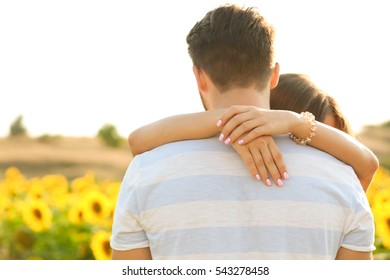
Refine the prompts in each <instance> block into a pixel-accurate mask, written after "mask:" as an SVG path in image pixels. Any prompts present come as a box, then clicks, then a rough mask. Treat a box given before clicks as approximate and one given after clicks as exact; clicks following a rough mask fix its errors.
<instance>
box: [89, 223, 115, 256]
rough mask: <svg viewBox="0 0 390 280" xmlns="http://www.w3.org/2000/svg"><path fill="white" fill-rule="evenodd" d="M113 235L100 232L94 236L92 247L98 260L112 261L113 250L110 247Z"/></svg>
mask: <svg viewBox="0 0 390 280" xmlns="http://www.w3.org/2000/svg"><path fill="white" fill-rule="evenodd" d="M110 236H111V233H109V232H106V231H103V230H101V231H99V232H97V233H95V234H94V235H93V236H92V239H91V243H90V247H91V250H92V253H93V255H94V257H95V259H97V260H110V259H111V258H112V257H111V254H112V250H111V246H110Z"/></svg>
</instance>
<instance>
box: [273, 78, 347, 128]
mask: <svg viewBox="0 0 390 280" xmlns="http://www.w3.org/2000/svg"><path fill="white" fill-rule="evenodd" d="M271 109H275V110H290V111H294V112H296V113H301V112H305V111H308V112H310V113H312V114H313V115H314V116H315V117H316V120H317V121H319V122H324V121H325V117H326V116H327V115H328V114H332V115H333V117H334V119H335V122H336V123H335V127H336V128H337V129H339V130H341V131H344V132H345V133H348V134H350V135H354V133H353V132H352V129H351V127H350V125H349V123H348V121H347V119H346V118H345V117H344V115H343V114H342V113H341V111H340V107H339V105H338V104H337V102H336V100H335V99H334V98H333V97H331V96H329V95H328V94H326V93H325V92H324V91H322V90H321V89H319V88H318V87H317V86H316V85H315V84H314V83H313V82H312V81H311V80H310V78H309V77H308V76H307V75H303V74H282V75H280V77H279V83H278V86H277V87H276V88H274V89H273V90H271Z"/></svg>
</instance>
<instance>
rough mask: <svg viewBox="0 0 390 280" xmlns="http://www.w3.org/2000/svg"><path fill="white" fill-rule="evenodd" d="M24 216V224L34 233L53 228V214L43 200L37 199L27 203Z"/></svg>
mask: <svg viewBox="0 0 390 280" xmlns="http://www.w3.org/2000/svg"><path fill="white" fill-rule="evenodd" d="M22 214H23V220H24V222H25V223H26V224H27V226H28V227H29V228H30V229H31V230H33V231H36V232H41V231H44V230H47V229H49V228H50V227H51V220H52V212H51V210H50V208H49V206H47V204H46V203H45V202H44V201H42V200H39V199H35V200H31V201H30V202H28V203H26V205H25V206H24V209H23V213H22Z"/></svg>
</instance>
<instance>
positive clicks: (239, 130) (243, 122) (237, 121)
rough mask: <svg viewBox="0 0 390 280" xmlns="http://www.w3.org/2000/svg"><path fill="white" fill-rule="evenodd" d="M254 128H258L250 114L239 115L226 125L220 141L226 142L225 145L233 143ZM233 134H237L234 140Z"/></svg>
mask: <svg viewBox="0 0 390 280" xmlns="http://www.w3.org/2000/svg"><path fill="white" fill-rule="evenodd" d="M254 127H256V123H255V122H253V121H252V117H251V115H250V114H249V113H248V112H245V113H240V114H237V115H235V116H234V117H232V118H231V119H230V120H229V121H228V122H227V123H226V124H225V125H224V127H223V129H222V131H221V135H220V137H219V140H220V141H223V142H225V144H229V143H233V142H234V141H235V140H236V139H237V138H238V137H239V136H241V135H242V134H243V133H246V132H248V131H250V130H251V129H253V128H254ZM233 132H235V133H234V135H233V136H234V137H235V138H234V139H233V138H232V133H233Z"/></svg>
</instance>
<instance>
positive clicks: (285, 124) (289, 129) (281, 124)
mask: <svg viewBox="0 0 390 280" xmlns="http://www.w3.org/2000/svg"><path fill="white" fill-rule="evenodd" d="M218 124H220V126H223V130H222V133H221V134H222V135H223V137H222V139H221V140H222V141H226V139H228V138H229V139H230V140H229V141H228V142H234V141H236V140H237V143H239V144H241V145H242V144H247V143H249V142H251V141H252V140H253V139H256V138H257V137H259V136H262V135H275V134H285V133H293V134H294V135H295V136H296V137H298V138H301V139H304V138H306V137H307V136H308V135H309V133H310V126H308V124H307V122H306V120H304V119H303V118H301V116H300V115H299V114H297V113H294V112H291V111H283V110H264V109H259V108H256V107H251V106H233V107H231V108H230V109H229V110H228V111H226V113H225V114H224V115H223V116H222V118H221V121H220V122H218ZM316 124H317V131H316V135H315V136H314V137H313V138H312V141H311V142H309V145H311V146H313V147H315V148H317V149H319V150H322V151H324V152H327V153H329V154H331V155H333V156H334V157H336V158H337V159H339V160H341V161H343V162H344V163H346V164H348V165H350V166H352V168H353V169H354V171H355V173H356V175H357V176H358V178H359V180H360V182H361V184H362V186H363V189H364V190H365V191H366V190H367V188H368V186H369V184H370V182H371V180H372V178H373V176H374V173H375V171H376V170H377V168H378V166H379V162H378V159H377V157H376V156H375V154H374V153H373V152H372V151H371V150H370V149H368V148H367V147H366V146H364V145H363V144H361V143H360V142H359V141H357V140H356V139H355V138H353V137H352V136H350V135H348V134H346V133H344V132H342V131H340V130H338V129H335V128H333V127H330V126H327V125H325V124H323V123H320V122H316ZM244 134H246V135H245V136H244Z"/></svg>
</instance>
